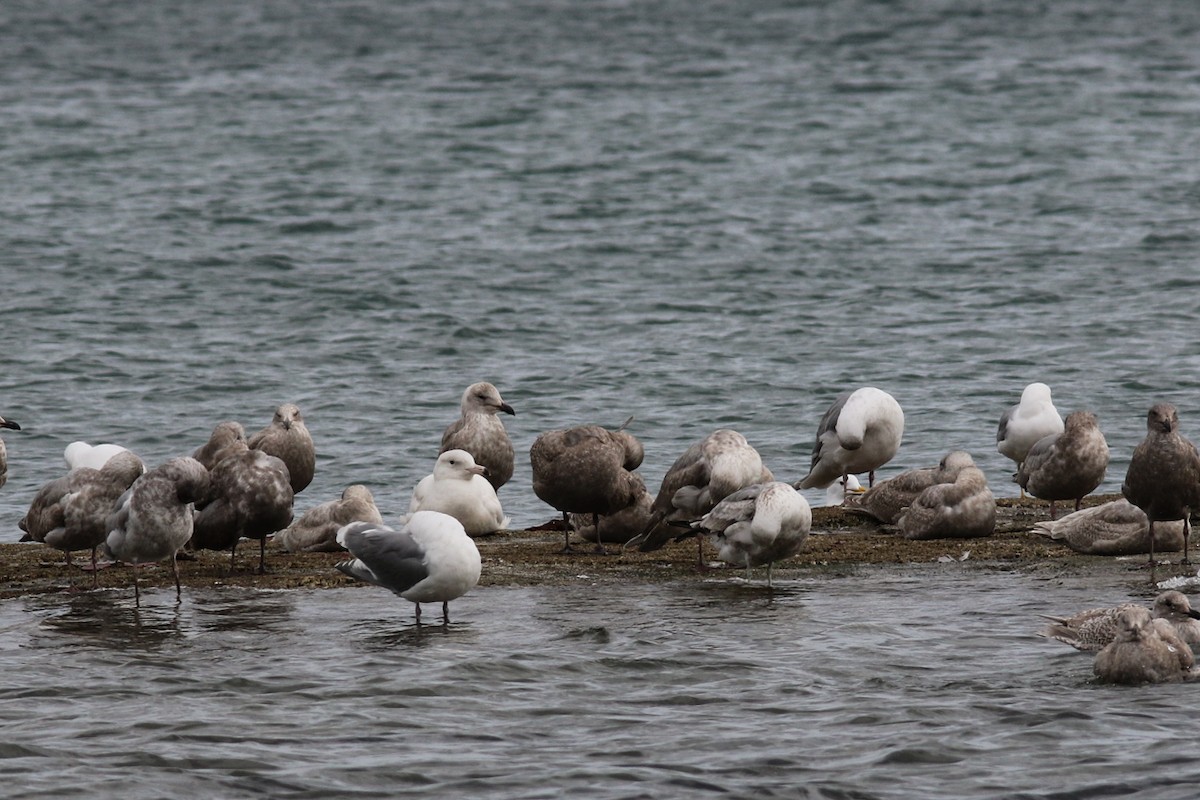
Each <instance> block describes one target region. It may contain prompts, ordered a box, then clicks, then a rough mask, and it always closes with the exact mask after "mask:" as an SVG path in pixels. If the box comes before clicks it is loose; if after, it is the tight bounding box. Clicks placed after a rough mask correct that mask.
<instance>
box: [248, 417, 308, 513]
mask: <svg viewBox="0 0 1200 800" xmlns="http://www.w3.org/2000/svg"><path fill="white" fill-rule="evenodd" d="M246 444H247V445H248V446H249V447H250V449H251V450H261V451H263V452H264V453H266V454H267V455H270V456H275V457H276V458H278V459H280V460H281V461H283V463H284V464H286V465H287V468H288V476H289V479H290V482H291V485H292V493H293V494H299V493H300V492H302V491H304V488H305V487H306V486H308V485H309V484H310V483H312V479H313V475H314V474H315V472H316V467H317V451H316V448H315V447H314V445H313V439H312V435H311V434H309V432H308V427H307V426H305V424H304V417H303V416H301V414H300V407H299V406H297V405H296V404H295V403H284V404H283V405H281V406H279V408H277V409H275V416H274V417H273V418H272V419H271V424H270V425H268V426H267V427H265V428H263V429H262V430H261V431H259V432H258V433H256V434H254V435H253V436H251V437H250V438H249V439H247V440H246Z"/></svg>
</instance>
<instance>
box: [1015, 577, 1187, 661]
mask: <svg viewBox="0 0 1200 800" xmlns="http://www.w3.org/2000/svg"><path fill="white" fill-rule="evenodd" d="M1134 605H1135V604H1133V603H1123V604H1121V605H1119V606H1108V607H1101V608H1089V609H1087V610H1086V611H1080V612H1078V613H1076V614H1072V615H1071V616H1069V617H1054V616H1050V615H1043V618H1044V619H1046V620H1048V621H1049V623H1050V624H1049V625H1047V626H1045V627H1044V628H1042V630H1040V631H1038V635H1039V636H1044V637H1046V638H1047V639H1054V640H1055V641H1058V642H1062V643H1063V644H1069V645H1071V647H1074V648H1075V649H1076V650H1083V651H1085V652H1094V651H1097V650H1100V649H1102V648H1104V647H1105V646H1106V645H1108V644H1109V643H1110V642H1112V641H1113V639H1114V638H1116V635H1117V615H1118V614H1119V613H1120V612H1121V610H1122V609H1124V608H1128V607H1131V606H1134ZM1151 613H1152V614H1153V616H1154V617H1155V619H1162V620H1165V621H1166V622H1168V623H1170V624H1171V626H1172V627H1173V628H1174V629H1175V633H1176V634H1177V635H1178V636H1179V637H1180V638H1181V639H1183V641H1185V642H1187V643H1188V644H1189V645H1191V646H1193V647H1194V646H1196V645H1200V611H1196V610H1194V609H1193V608H1192V604H1191V602H1190V601H1189V600H1188V597H1187V595H1185V594H1183V593H1182V592H1178V591H1175V590H1174V589H1172V590H1170V591H1166V592H1162V593H1161V594H1159V595H1158V596H1157V597H1155V598H1154V605H1153V607H1152V608H1151Z"/></svg>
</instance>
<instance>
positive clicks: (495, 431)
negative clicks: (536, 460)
mask: <svg viewBox="0 0 1200 800" xmlns="http://www.w3.org/2000/svg"><path fill="white" fill-rule="evenodd" d="M461 407H462V416H461V417H459V418H458V419H456V420H455V421H454V422H451V423H450V424H449V425H448V426H446V430H445V431H444V432H443V433H442V448H441V450H439V451H438V452H439V453H444V452H446V451H447V450H466V451H467V452H468V453H470V454H471V457H472V458H473V459H475V463H476V464H480V465H482V466H484V467H487V470H488V474H487V475H486V476H485V477H486V478H487V479H488V482H489V483H491V484H492V488H494V489H496V490H497V491H499V489H500V487H501V486H503V485H504V484H506V483H508V481H509V479H510V478H512V474H513V445H512V440H511V439H510V438H508V431H507V430H505V428H504V423H503V422H501V421H500V419H499V418H498V417H497V416H496V414H498V413H499V412H501V411H503V412H504V413H505V414H512V415H514V416H515V415H516V413H517V412H516V411H513V407H512V406H510V405H509V404H508V403H506V402H504V399H503V398H502V397H500V390H499V389H497V388H496V387H495V386H493V385H492V384H490V383H487V382H480V383H473V384H471V385H470V386H468V387H467V388H466V390H465V391H464V392H463V395H462V404H461Z"/></svg>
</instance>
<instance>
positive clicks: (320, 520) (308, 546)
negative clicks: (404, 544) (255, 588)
mask: <svg viewBox="0 0 1200 800" xmlns="http://www.w3.org/2000/svg"><path fill="white" fill-rule="evenodd" d="M351 522H373V523H375V524H376V525H382V524H383V517H382V516H381V515H380V514H379V508H378V507H376V505H375V497H374V496H373V495H372V494H371V490H370V489H368V488H367V487H366V486H363V485H362V484H361V483H355V484H351V485H350V486H347V487H346V488H345V490H343V491H342V496H341V498H339V499H337V500H329V501H327V502H325V503H321V504H320V505H319V506H314V507H313V508H310V509H308V510H307V511H305V512H304V513H303V514H301V515H300V517H299V519H296V520H293V522H292V524H291V525H289V526H288V527H287V528H285V529H284V530H282V531H280V532H279V533H277V534H275V541H276V542H278V543H279V544H280V545H281V546H282V547H283V549H285V550H287V551H288V552H291V553H300V552H309V553H315V552H321V553H334V552H337V551H339V550H341V549H342V546H341V545H340V544H338V543H337V532H338V531H339V530H340V529H341V528H342V527H344V526H346V525H349V524H350V523H351Z"/></svg>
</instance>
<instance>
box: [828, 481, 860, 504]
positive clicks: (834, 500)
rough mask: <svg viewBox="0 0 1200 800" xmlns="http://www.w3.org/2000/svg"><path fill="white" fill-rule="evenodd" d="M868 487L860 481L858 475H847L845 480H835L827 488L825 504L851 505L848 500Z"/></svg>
mask: <svg viewBox="0 0 1200 800" xmlns="http://www.w3.org/2000/svg"><path fill="white" fill-rule="evenodd" d="M865 491H866V489H865V488H863V485H862V484H861V483H859V482H858V476H857V475H847V476H846V480H844V481H834V482H833V483H831V484H829V488H828V489H826V490H825V505H827V506H842V505H849V504H848V503H847V502H846V501H847V500H848V499H850V498H853V497H854V496H856V495H860V494H862V493H863V492H865Z"/></svg>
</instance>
